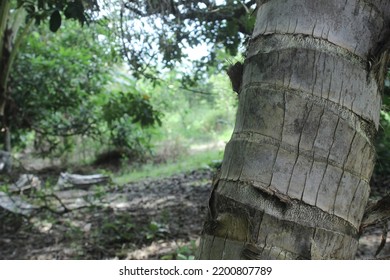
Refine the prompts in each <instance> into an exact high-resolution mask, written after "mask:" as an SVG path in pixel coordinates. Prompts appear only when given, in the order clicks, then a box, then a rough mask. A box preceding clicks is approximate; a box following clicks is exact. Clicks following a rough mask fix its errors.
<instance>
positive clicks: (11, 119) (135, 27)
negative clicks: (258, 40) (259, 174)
mask: <svg viewBox="0 0 390 280" xmlns="http://www.w3.org/2000/svg"><path fill="white" fill-rule="evenodd" d="M5 2H8V6H5V5H6V4H4V3H5ZM4 3H3V4H2V5H3V6H4V7H2V9H3V12H2V14H3V19H4V22H5V23H2V25H3V27H4V26H5V28H3V31H2V33H4V38H6V37H7V34H8V33H7V32H10V33H12V32H13V33H15V34H13V35H12V36H11V37H10V36H9V37H10V38H13V40H14V43H13V44H10V46H11V45H12V47H9V51H10V53H11V54H13V56H12V55H10V57H12V58H13V60H12V61H11V63H10V64H11V66H12V67H9V69H6V71H8V74H7V75H8V76H7V83H6V93H5V94H4V96H5V99H6V102H5V104H6V105H5V110H4V116H3V118H2V126H3V129H2V131H1V133H2V135H1V136H2V139H7V137H8V140H4V150H9V151H11V152H12V153H13V154H14V156H15V157H16V158H17V159H23V157H24V156H26V155H27V154H28V155H33V156H34V157H39V158H49V159H52V161H51V162H52V163H54V162H56V163H57V164H58V163H60V164H63V165H67V166H72V165H74V164H75V163H77V164H80V163H81V164H93V163H94V164H96V165H98V166H99V165H100V166H101V167H102V168H107V167H110V166H111V167H113V166H114V167H115V170H116V171H118V170H120V169H123V170H122V171H123V172H122V173H129V172H133V171H134V170H139V169H140V167H141V166H144V169H145V170H147V172H149V173H150V172H151V169H152V166H154V165H156V164H160V165H161V164H162V163H165V164H166V163H178V162H183V161H184V160H189V161H194V162H196V163H195V166H197V165H198V164H199V163H198V161H199V160H200V161H202V160H201V159H198V156H199V157H201V158H202V157H203V156H204V157H205V161H206V162H208V161H209V160H211V159H212V158H215V160H217V161H218V160H221V157H222V152H221V151H222V150H223V146H224V144H225V143H226V141H228V139H229V138H230V135H231V133H232V129H233V126H234V119H235V110H236V105H237V97H236V96H235V94H234V93H233V92H232V90H231V86H230V82H229V80H228V77H227V75H226V69H227V68H228V67H229V66H231V65H232V64H233V63H234V62H236V61H242V60H243V58H244V56H245V45H246V43H247V40H248V38H249V37H248V36H249V35H250V34H251V31H252V28H253V24H254V15H253V10H254V8H255V1H79V0H78V1H56V0H41V1H20V0H19V1H4ZM4 9H8V11H6V10H4ZM20 10H22V11H23V15H22V16H20V15H19V14H20V13H19V11H20ZM18 18H22V19H23V20H20V19H18ZM65 19H67V20H65ZM7 20H8V22H7ZM15 25H16V26H17V28H15ZM9 40H11V39H9ZM2 43H3V44H4V45H6V44H7V40H6V39H5V40H3V41H2ZM4 49H7V48H6V47H4ZM7 59H8V57H7V56H6V52H3V53H2V61H3V62H4V63H3V64H4V65H6V63H5V62H7V61H8V60H7ZM4 71H5V70H4V69H3V72H2V75H4ZM386 85H387V84H386ZM386 91H388V88H387V87H386ZM387 96H388V95H385V98H384V106H383V111H382V113H381V127H380V133H379V136H378V138H377V143H376V146H377V151H378V165H377V168H376V173H377V174H384V173H387V172H388V170H389V168H390V161H389V160H388V159H389V147H390V138H389V133H388V132H389V129H390V124H389V123H390V116H389V113H388V110H387V107H388V105H389V102H390V101H389V98H388V97H387ZM7 133H8V134H9V135H6V134H7ZM11 143H12V144H11ZM204 152H206V153H204ZM195 154H196V155H197V156H195ZM210 154H212V156H209V155H210ZM189 155H191V156H189ZM176 168H179V167H174V168H173V169H176ZM180 168H184V167H180Z"/></svg>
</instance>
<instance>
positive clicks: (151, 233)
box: [145, 221, 169, 240]
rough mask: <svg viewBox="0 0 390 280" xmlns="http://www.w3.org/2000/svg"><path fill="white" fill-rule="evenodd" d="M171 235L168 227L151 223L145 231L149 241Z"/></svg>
mask: <svg viewBox="0 0 390 280" xmlns="http://www.w3.org/2000/svg"><path fill="white" fill-rule="evenodd" d="M168 233H169V229H168V226H167V225H164V224H161V223H157V222H155V221H151V222H150V223H149V224H148V226H147V228H146V231H145V238H146V239H147V240H154V239H157V238H164V237H165V236H166V235H167V234H168Z"/></svg>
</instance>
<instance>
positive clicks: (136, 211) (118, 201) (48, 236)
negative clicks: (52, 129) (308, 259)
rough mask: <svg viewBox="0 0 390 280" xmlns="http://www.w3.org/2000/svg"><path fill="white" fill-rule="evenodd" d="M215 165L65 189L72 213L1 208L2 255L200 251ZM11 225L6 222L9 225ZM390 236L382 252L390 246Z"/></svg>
mask: <svg viewBox="0 0 390 280" xmlns="http://www.w3.org/2000/svg"><path fill="white" fill-rule="evenodd" d="M211 178H212V171H211V170H197V171H193V172H190V173H185V174H179V175H175V176H172V177H168V178H162V179H158V180H143V181H140V182H135V183H130V184H126V185H124V186H122V187H118V186H106V187H96V188H93V189H89V190H71V191H69V190H66V191H65V190H64V191H61V192H59V193H57V194H58V197H59V198H60V199H61V200H62V201H63V203H65V204H66V205H67V206H70V205H76V206H75V207H77V205H85V202H86V201H87V202H88V203H90V206H88V207H84V208H82V209H79V210H74V211H71V212H69V213H66V214H62V215H56V214H54V213H50V212H47V211H44V212H42V213H40V214H38V215H37V216H36V217H34V218H33V219H30V221H29V222H26V221H25V220H23V219H22V218H20V217H17V216H15V215H9V214H8V215H7V214H5V213H1V212H0V220H1V221H2V223H1V224H2V227H0V259H161V258H163V259H177V258H179V259H186V258H191V257H192V256H193V255H194V251H195V247H196V242H197V240H198V237H199V234H200V231H201V229H202V224H203V221H204V215H205V213H206V205H207V201H208V196H209V192H210V185H211ZM7 225H8V226H7ZM380 235H381V231H380V228H379V227H376V228H369V229H367V230H366V231H365V233H364V235H363V236H362V238H361V240H360V246H359V251H358V254H357V258H358V259H372V258H374V252H375V251H376V249H377V248H378V246H379V243H380V239H381V237H380ZM389 242H390V239H389V238H388V243H387V244H386V246H385V248H384V249H383V251H382V253H381V254H380V255H379V257H381V256H383V255H389V254H390V244H389Z"/></svg>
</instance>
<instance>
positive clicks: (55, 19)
mask: <svg viewBox="0 0 390 280" xmlns="http://www.w3.org/2000/svg"><path fill="white" fill-rule="evenodd" d="M49 25H50V31H52V32H57V30H58V29H59V28H60V27H61V14H60V12H59V11H58V10H55V11H54V12H53V13H52V14H51V16H50V21H49Z"/></svg>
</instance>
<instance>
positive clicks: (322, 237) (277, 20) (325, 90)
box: [199, 0, 390, 259]
mask: <svg viewBox="0 0 390 280" xmlns="http://www.w3.org/2000/svg"><path fill="white" fill-rule="evenodd" d="M389 32H390V1H387V0H386V1H383V0H365V1H360V0H349V1H340V0H314V1H313V0H260V1H258V9H257V18H256V24H255V28H254V32H253V35H252V38H251V41H250V45H249V49H248V54H247V57H246V60H245V62H244V65H243V76H242V84H241V85H240V87H239V108H238V113H237V119H236V125H235V129H234V133H233V135H232V138H231V140H230V141H229V143H228V144H227V146H226V150H225V157H224V160H223V164H222V168H221V172H220V175H219V177H217V178H216V179H215V181H214V183H213V191H212V194H211V197H210V201H209V215H208V219H207V221H206V222H205V225H204V230H203V235H202V238H201V243H200V248H199V258H200V259H353V258H354V256H355V254H356V250H357V246H358V237H359V229H360V226H361V221H362V217H363V213H364V209H365V207H366V204H367V200H368V196H369V191H370V186H369V181H370V177H371V174H372V171H373V167H374V159H375V151H374V146H373V137H374V135H375V132H376V130H377V129H378V124H379V113H380V107H381V94H380V92H381V90H382V87H383V83H384V73H385V70H386V69H385V68H386V66H387V56H388V54H387V52H388V51H387V48H388V42H389V34H390V33H389ZM238 72H239V71H238ZM238 75H240V74H238ZM236 79H237V77H236ZM238 80H240V77H238Z"/></svg>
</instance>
